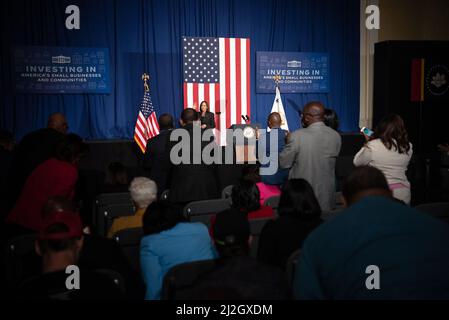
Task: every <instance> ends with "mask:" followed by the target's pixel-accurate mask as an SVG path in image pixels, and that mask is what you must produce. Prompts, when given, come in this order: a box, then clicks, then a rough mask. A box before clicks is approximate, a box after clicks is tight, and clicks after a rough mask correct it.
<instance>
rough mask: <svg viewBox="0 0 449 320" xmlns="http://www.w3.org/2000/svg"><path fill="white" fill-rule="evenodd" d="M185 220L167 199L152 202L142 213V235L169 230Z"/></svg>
mask: <svg viewBox="0 0 449 320" xmlns="http://www.w3.org/2000/svg"><path fill="white" fill-rule="evenodd" d="M183 221H186V220H185V218H184V216H183V215H182V213H181V212H180V210H178V209H177V208H175V207H174V206H172V205H171V204H170V203H169V202H168V201H159V202H153V203H152V204H150V205H149V206H148V207H147V209H146V210H145V214H144V215H143V233H144V235H146V236H147V235H150V234H156V233H160V232H162V231H165V230H169V229H171V228H173V227H174V226H176V225H177V224H178V223H179V222H183Z"/></svg>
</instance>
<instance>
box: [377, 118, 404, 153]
mask: <svg viewBox="0 0 449 320" xmlns="http://www.w3.org/2000/svg"><path fill="white" fill-rule="evenodd" d="M373 138H374V139H380V140H381V141H382V143H383V144H384V145H385V147H386V148H387V149H388V150H391V149H392V148H394V149H395V150H394V151H397V152H399V153H408V152H409V150H410V143H409V140H408V134H407V130H406V129H405V124H404V120H402V118H401V117H400V116H398V115H397V114H390V115H387V116H385V117H384V118H383V119H382V120H380V122H379V123H378V124H377V127H376V129H375V131H374V135H373Z"/></svg>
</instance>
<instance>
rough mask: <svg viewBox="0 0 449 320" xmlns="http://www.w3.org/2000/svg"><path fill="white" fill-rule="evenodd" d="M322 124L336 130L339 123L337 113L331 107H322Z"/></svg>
mask: <svg viewBox="0 0 449 320" xmlns="http://www.w3.org/2000/svg"><path fill="white" fill-rule="evenodd" d="M324 124H325V125H326V126H328V127H330V128H332V129H334V130H335V131H337V130H338V126H339V125H340V123H339V121H338V116H337V113H336V112H335V111H334V110H333V109H324Z"/></svg>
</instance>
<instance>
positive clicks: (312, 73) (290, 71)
mask: <svg viewBox="0 0 449 320" xmlns="http://www.w3.org/2000/svg"><path fill="white" fill-rule="evenodd" d="M256 63H257V66H256V68H257V77H256V81H257V87H256V92H257V93H273V92H274V91H275V82H274V77H276V76H279V85H280V86H281V88H282V92H283V93H325V92H329V55H328V54H327V53H308V52H257V58H256Z"/></svg>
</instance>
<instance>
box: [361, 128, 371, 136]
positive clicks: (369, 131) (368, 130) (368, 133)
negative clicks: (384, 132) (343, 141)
mask: <svg viewBox="0 0 449 320" xmlns="http://www.w3.org/2000/svg"><path fill="white" fill-rule="evenodd" d="M360 132H361V133H363V134H365V135H367V136H368V137H372V136H373V134H374V131H373V130H371V129H369V128H367V127H363V128H362V129H360Z"/></svg>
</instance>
